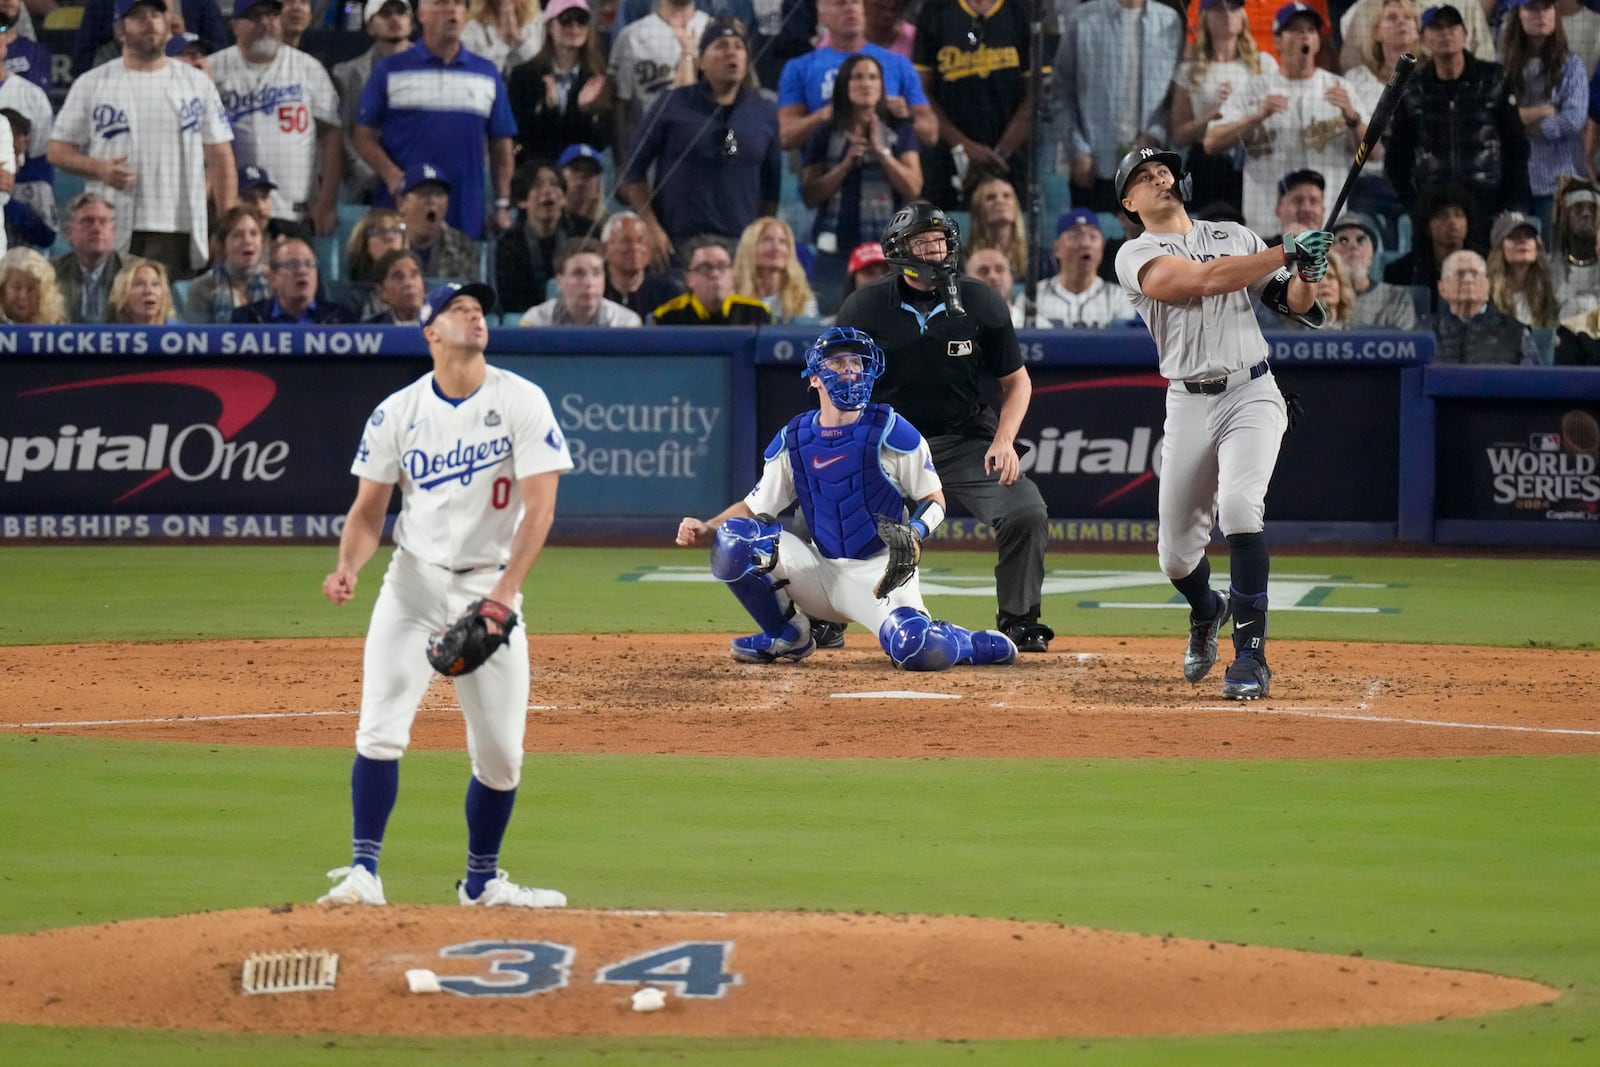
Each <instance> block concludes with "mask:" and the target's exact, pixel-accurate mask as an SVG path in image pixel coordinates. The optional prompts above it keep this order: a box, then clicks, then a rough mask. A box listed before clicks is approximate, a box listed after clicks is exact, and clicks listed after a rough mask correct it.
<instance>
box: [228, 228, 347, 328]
mask: <svg viewBox="0 0 1600 1067" xmlns="http://www.w3.org/2000/svg"><path fill="white" fill-rule="evenodd" d="M267 284H268V285H270V286H271V287H272V296H271V297H269V298H268V299H266V300H257V301H256V302H255V303H253V304H246V305H245V306H244V307H241V308H234V309H233V321H234V322H239V323H261V324H263V325H268V326H321V325H328V324H333V323H347V322H355V321H356V319H355V316H354V315H352V314H350V310H349V309H348V308H345V307H342V306H340V305H339V304H334V303H331V302H320V301H318V300H317V257H316V253H314V252H312V251H311V246H310V245H308V244H306V243H305V242H304V241H301V240H298V239H296V238H293V237H286V238H284V239H283V240H281V241H279V242H278V243H277V244H275V245H273V246H272V255H271V259H270V261H269V269H268V271H267Z"/></svg>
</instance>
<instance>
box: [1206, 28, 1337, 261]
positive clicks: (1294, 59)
mask: <svg viewBox="0 0 1600 1067" xmlns="http://www.w3.org/2000/svg"><path fill="white" fill-rule="evenodd" d="M1324 28H1325V24H1324V22H1323V19H1322V16H1321V15H1320V14H1318V13H1317V12H1316V11H1315V10H1314V9H1312V8H1310V7H1308V6H1307V5H1305V4H1304V3H1299V2H1295V3H1289V4H1284V5H1283V6H1282V7H1281V8H1279V9H1278V13H1277V15H1276V16H1275V17H1274V18H1273V20H1272V32H1273V40H1274V42H1275V43H1276V45H1277V52H1278V69H1277V70H1266V71H1263V72H1262V73H1260V74H1258V75H1256V76H1255V77H1254V78H1251V79H1250V80H1249V81H1248V82H1246V83H1245V84H1244V85H1243V86H1239V87H1235V90H1234V92H1233V93H1232V94H1231V95H1230V96H1229V97H1228V99H1227V100H1226V101H1224V102H1223V104H1222V114H1221V115H1220V116H1218V117H1217V118H1216V119H1215V120H1214V121H1213V122H1212V123H1211V125H1209V126H1207V127H1206V132H1205V138H1204V140H1203V144H1204V146H1205V150H1206V152H1207V153H1208V154H1210V155H1218V154H1221V153H1223V152H1227V151H1229V150H1230V149H1232V148H1233V147H1234V146H1235V145H1238V144H1243V145H1244V148H1245V152H1246V156H1247V158H1246V160H1245V164H1244V180H1243V187H1244V202H1243V204H1241V205H1240V206H1241V207H1242V208H1243V209H1244V217H1245V220H1246V221H1247V222H1248V223H1249V224H1250V228H1251V229H1253V230H1255V231H1256V232H1258V233H1262V234H1271V233H1274V232H1276V223H1275V222H1274V218H1273V216H1274V207H1275V206H1276V204H1277V187H1278V181H1279V179H1281V178H1282V177H1283V176H1284V175H1285V174H1287V173H1289V172H1290V171H1296V170H1314V171H1316V172H1317V173H1318V174H1322V175H1328V174H1343V173H1345V171H1347V170H1348V169H1349V167H1350V159H1351V156H1353V155H1354V154H1355V150H1356V146H1357V145H1359V144H1360V143H1361V138H1362V137H1363V136H1364V135H1365V134H1366V128H1367V123H1366V119H1367V116H1365V115H1364V114H1362V113H1361V110H1360V108H1359V107H1358V106H1357V99H1356V97H1355V95H1354V94H1353V93H1352V92H1351V90H1350V85H1349V83H1348V82H1346V81H1345V80H1344V79H1343V78H1341V77H1339V76H1338V75H1336V74H1330V73H1329V72H1328V71H1326V70H1323V69H1322V68H1320V67H1318V66H1317V51H1318V49H1319V48H1320V47H1321V45H1322V31H1323V29H1324Z"/></svg>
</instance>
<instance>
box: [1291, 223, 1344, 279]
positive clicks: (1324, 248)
mask: <svg viewBox="0 0 1600 1067" xmlns="http://www.w3.org/2000/svg"><path fill="white" fill-rule="evenodd" d="M1332 247H1333V234H1331V233H1329V232H1328V231H1327V230H1306V231H1304V232H1302V233H1286V234H1284V235H1283V265H1284V266H1286V267H1293V268H1294V269H1295V272H1296V273H1297V274H1299V275H1300V278H1301V280H1302V281H1307V282H1317V281H1321V280H1322V276H1323V275H1324V274H1326V273H1328V249H1330V248H1332Z"/></svg>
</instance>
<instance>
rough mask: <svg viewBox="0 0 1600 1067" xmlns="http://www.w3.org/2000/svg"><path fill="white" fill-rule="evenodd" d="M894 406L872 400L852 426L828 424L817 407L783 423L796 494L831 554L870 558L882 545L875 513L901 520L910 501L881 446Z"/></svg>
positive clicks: (819, 543)
mask: <svg viewBox="0 0 1600 1067" xmlns="http://www.w3.org/2000/svg"><path fill="white" fill-rule="evenodd" d="M893 417H894V411H893V409H892V408H890V407H889V406H888V405H886V404H868V405H867V406H866V407H865V408H863V409H862V411H861V418H859V419H857V420H856V421H855V422H853V423H851V424H850V425H849V426H840V427H831V428H827V429H824V428H823V427H821V426H818V425H817V421H816V412H814V411H808V412H804V413H802V414H800V415H798V416H796V417H795V418H793V419H791V420H790V422H789V425H788V426H787V427H785V428H784V443H785V445H787V447H788V449H789V465H790V467H792V468H793V470H794V488H795V495H796V496H797V497H798V498H799V501H800V510H801V511H803V512H804V513H805V516H806V522H807V524H809V525H810V527H811V537H812V540H814V541H815V542H816V545H817V548H818V550H820V551H821V552H822V554H823V555H824V556H827V557H828V558H829V559H867V558H868V557H870V556H873V555H876V554H877V553H879V552H881V551H883V542H882V541H881V540H879V538H878V527H877V524H876V522H875V521H874V519H873V516H874V515H887V516H889V517H890V518H892V519H894V520H896V521H899V519H900V518H901V516H902V515H903V513H904V512H905V501H904V499H903V498H902V497H901V495H900V490H899V489H897V488H895V485H894V483H893V482H891V481H890V480H889V476H888V475H887V474H885V473H884V472H883V464H882V462H881V461H880V460H879V458H878V457H879V448H880V447H881V446H882V444H883V435H884V432H885V431H886V430H887V429H888V426H889V421H890V419H892V418H893Z"/></svg>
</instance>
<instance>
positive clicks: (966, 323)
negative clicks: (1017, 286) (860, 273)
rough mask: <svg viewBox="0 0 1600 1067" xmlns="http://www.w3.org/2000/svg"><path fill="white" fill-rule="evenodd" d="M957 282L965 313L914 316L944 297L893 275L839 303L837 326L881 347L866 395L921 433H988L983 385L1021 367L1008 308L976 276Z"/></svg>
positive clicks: (990, 423) (990, 425)
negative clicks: (879, 370)
mask: <svg viewBox="0 0 1600 1067" xmlns="http://www.w3.org/2000/svg"><path fill="white" fill-rule="evenodd" d="M960 285H961V302H962V303H963V304H965V305H966V313H965V314H964V315H962V316H960V317H957V318H952V317H951V316H950V314H949V313H948V312H946V311H944V310H942V309H940V310H939V311H937V313H935V314H933V315H931V316H930V317H928V318H927V319H926V321H925V322H924V321H922V320H920V319H919V316H918V312H920V313H921V314H922V315H928V312H929V310H930V309H932V308H935V307H938V306H939V305H940V304H942V303H943V297H942V296H936V295H935V294H933V293H922V292H920V291H918V290H915V289H913V288H912V287H911V286H909V285H907V284H906V283H905V282H904V281H903V280H902V279H900V278H899V277H897V276H895V275H890V276H889V277H887V278H884V279H882V280H880V281H876V282H873V283H872V284H870V285H865V286H862V287H861V288H860V289H857V290H856V291H855V292H853V293H851V294H850V295H849V296H848V297H846V298H845V302H844V304H843V305H842V306H840V308H839V318H838V324H839V325H840V326H854V327H855V328H856V329H858V330H865V331H866V332H867V333H869V334H871V335H872V339H873V340H874V341H877V342H878V347H879V348H882V349H883V356H884V371H883V377H881V378H879V379H878V384H877V385H876V386H875V387H874V388H873V390H872V399H873V400H875V401H877V402H878V403H880V404H888V405H890V406H891V407H893V408H894V409H895V411H897V412H899V413H900V414H901V415H903V416H905V418H906V420H907V421H909V422H910V423H911V425H913V426H915V427H916V428H917V429H918V430H919V431H921V432H922V434H923V436H925V437H936V436H941V435H944V434H963V435H974V434H975V435H980V436H989V435H992V434H993V433H994V422H993V418H992V417H990V416H988V411H987V409H988V404H987V403H985V401H984V389H985V387H986V385H987V382H988V380H989V379H996V380H998V379H1000V378H1004V377H1005V376H1006V375H1008V374H1013V373H1015V372H1016V371H1018V370H1020V369H1021V368H1022V350H1021V349H1020V348H1018V347H1017V331H1016V329H1015V328H1014V327H1013V326H1012V325H1011V309H1010V308H1008V307H1006V305H1005V304H1004V303H1002V302H1001V300H1000V298H999V297H998V296H996V295H995V293H994V290H992V289H990V288H989V287H988V286H987V285H985V284H983V283H982V282H980V281H977V280H976V279H973V278H962V279H961V281H960ZM930 298H933V299H931V300H930ZM913 309H915V310H913Z"/></svg>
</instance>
